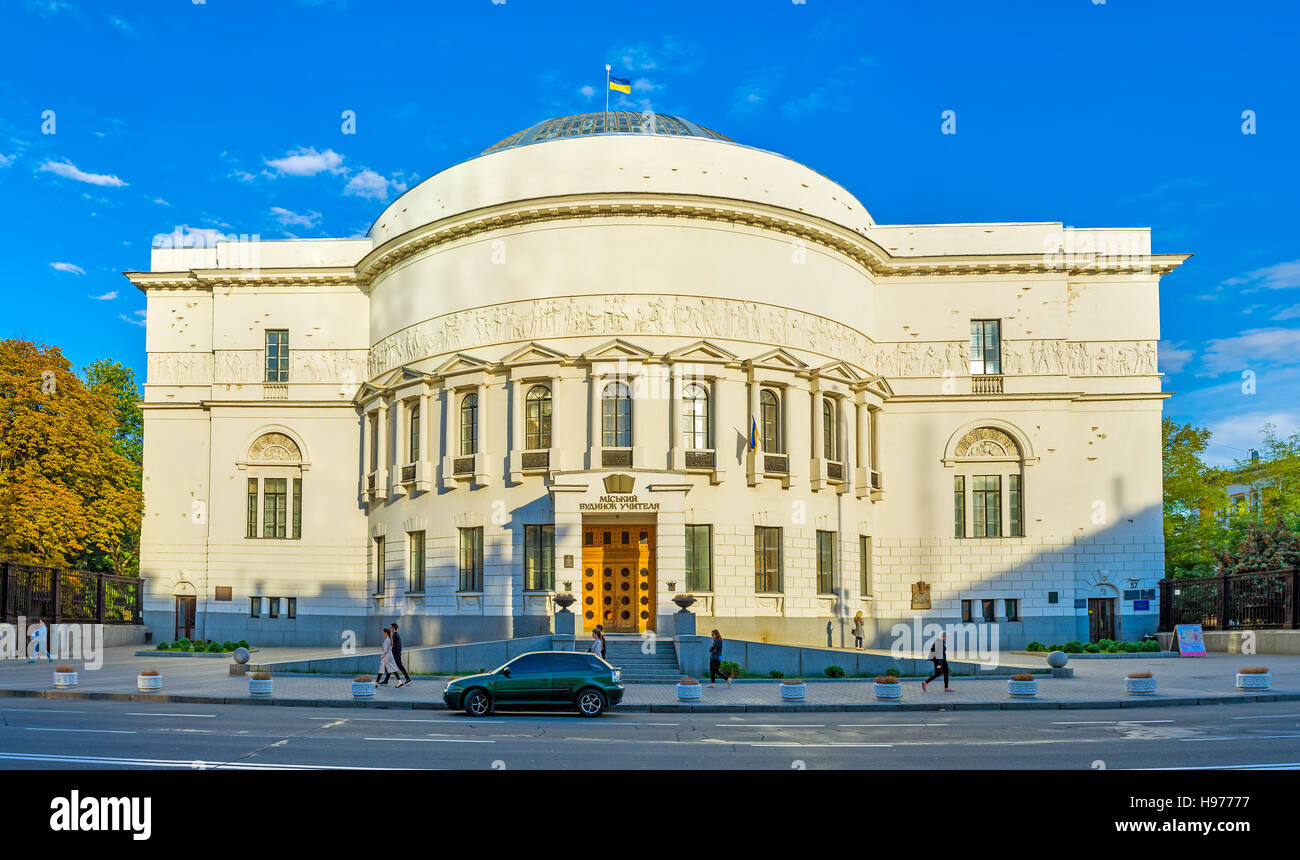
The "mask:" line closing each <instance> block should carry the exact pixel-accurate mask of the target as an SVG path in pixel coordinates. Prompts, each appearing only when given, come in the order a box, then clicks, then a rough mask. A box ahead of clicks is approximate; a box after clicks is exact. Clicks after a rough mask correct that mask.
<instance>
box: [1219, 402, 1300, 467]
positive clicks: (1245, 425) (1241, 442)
mask: <svg viewBox="0 0 1300 860" xmlns="http://www.w3.org/2000/svg"><path fill="white" fill-rule="evenodd" d="M1265 424H1274V425H1276V426H1277V432H1278V435H1279V436H1290V435H1291V434H1292V433H1295V432H1296V431H1297V430H1300V412H1295V411H1287V410H1279V411H1256V412H1243V413H1241V414H1240V415H1229V416H1226V417H1224V418H1220V419H1219V420H1218V421H1214V422H1211V423H1210V425H1209V427H1208V428H1207V429H1208V430H1209V431H1210V444H1209V445H1208V446H1207V447H1206V449H1205V462H1206V463H1208V464H1210V465H1211V466H1230V465H1232V462H1233V460H1235V459H1244V458H1245V457H1246V456H1247V453H1248V452H1249V451H1250V449H1251V448H1259V447H1260V444H1261V443H1262V442H1263V440H1264V434H1263V432H1262V431H1263V428H1264V425H1265Z"/></svg>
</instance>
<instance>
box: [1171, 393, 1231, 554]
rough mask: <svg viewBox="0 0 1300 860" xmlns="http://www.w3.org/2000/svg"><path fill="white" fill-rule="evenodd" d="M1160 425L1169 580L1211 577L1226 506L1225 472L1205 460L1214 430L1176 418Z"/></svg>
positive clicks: (1219, 543) (1220, 542) (1221, 533)
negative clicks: (1219, 513) (1162, 439)
mask: <svg viewBox="0 0 1300 860" xmlns="http://www.w3.org/2000/svg"><path fill="white" fill-rule="evenodd" d="M1161 424H1162V430H1163V436H1164V445H1163V458H1164V459H1163V466H1162V468H1163V475H1164V532H1165V575H1166V576H1169V577H1176V576H1208V575H1209V574H1211V573H1213V572H1214V550H1215V549H1219V548H1221V546H1222V543H1223V538H1224V534H1223V527H1222V525H1221V524H1220V523H1219V520H1218V512H1220V511H1222V510H1224V508H1225V507H1226V505H1227V495H1226V493H1225V492H1224V490H1223V484H1222V477H1221V475H1220V473H1219V472H1218V471H1217V470H1214V469H1211V468H1209V467H1208V466H1206V465H1205V462H1204V461H1203V460H1202V459H1201V458H1202V455H1203V454H1204V453H1205V449H1206V447H1207V446H1208V445H1209V443H1210V431H1209V430H1206V429H1204V428H1202V427H1193V426H1192V425H1191V424H1179V423H1177V422H1176V421H1174V420H1173V419H1171V418H1165V419H1164V420H1163V421H1162V422H1161Z"/></svg>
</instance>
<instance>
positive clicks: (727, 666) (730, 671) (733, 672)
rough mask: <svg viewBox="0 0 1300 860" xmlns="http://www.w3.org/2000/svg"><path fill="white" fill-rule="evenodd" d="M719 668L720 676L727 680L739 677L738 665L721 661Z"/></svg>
mask: <svg viewBox="0 0 1300 860" xmlns="http://www.w3.org/2000/svg"><path fill="white" fill-rule="evenodd" d="M719 667H720V668H721V669H722V674H724V675H726V676H727V677H728V678H739V677H740V664H739V663H737V662H735V661H733V660H723V661H722V663H721V664H719Z"/></svg>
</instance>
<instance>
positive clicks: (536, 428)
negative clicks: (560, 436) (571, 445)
mask: <svg viewBox="0 0 1300 860" xmlns="http://www.w3.org/2000/svg"><path fill="white" fill-rule="evenodd" d="M525 400H526V401H527V402H526V403H525V406H524V411H525V413H526V416H525V419H524V426H525V430H524V447H525V448H527V449H528V450H530V451H538V450H541V449H544V448H550V447H551V389H550V388H548V387H547V386H545V385H534V386H533V387H532V388H530V389H528V395H527V397H526V398H525Z"/></svg>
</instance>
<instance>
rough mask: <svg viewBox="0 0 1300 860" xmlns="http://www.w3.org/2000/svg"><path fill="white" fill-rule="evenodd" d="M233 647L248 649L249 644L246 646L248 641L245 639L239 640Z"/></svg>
mask: <svg viewBox="0 0 1300 860" xmlns="http://www.w3.org/2000/svg"><path fill="white" fill-rule="evenodd" d="M235 647H236V648H248V647H250V646H249V644H248V640H247V639H240V640H239V641H238V642H236V643H235Z"/></svg>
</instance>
